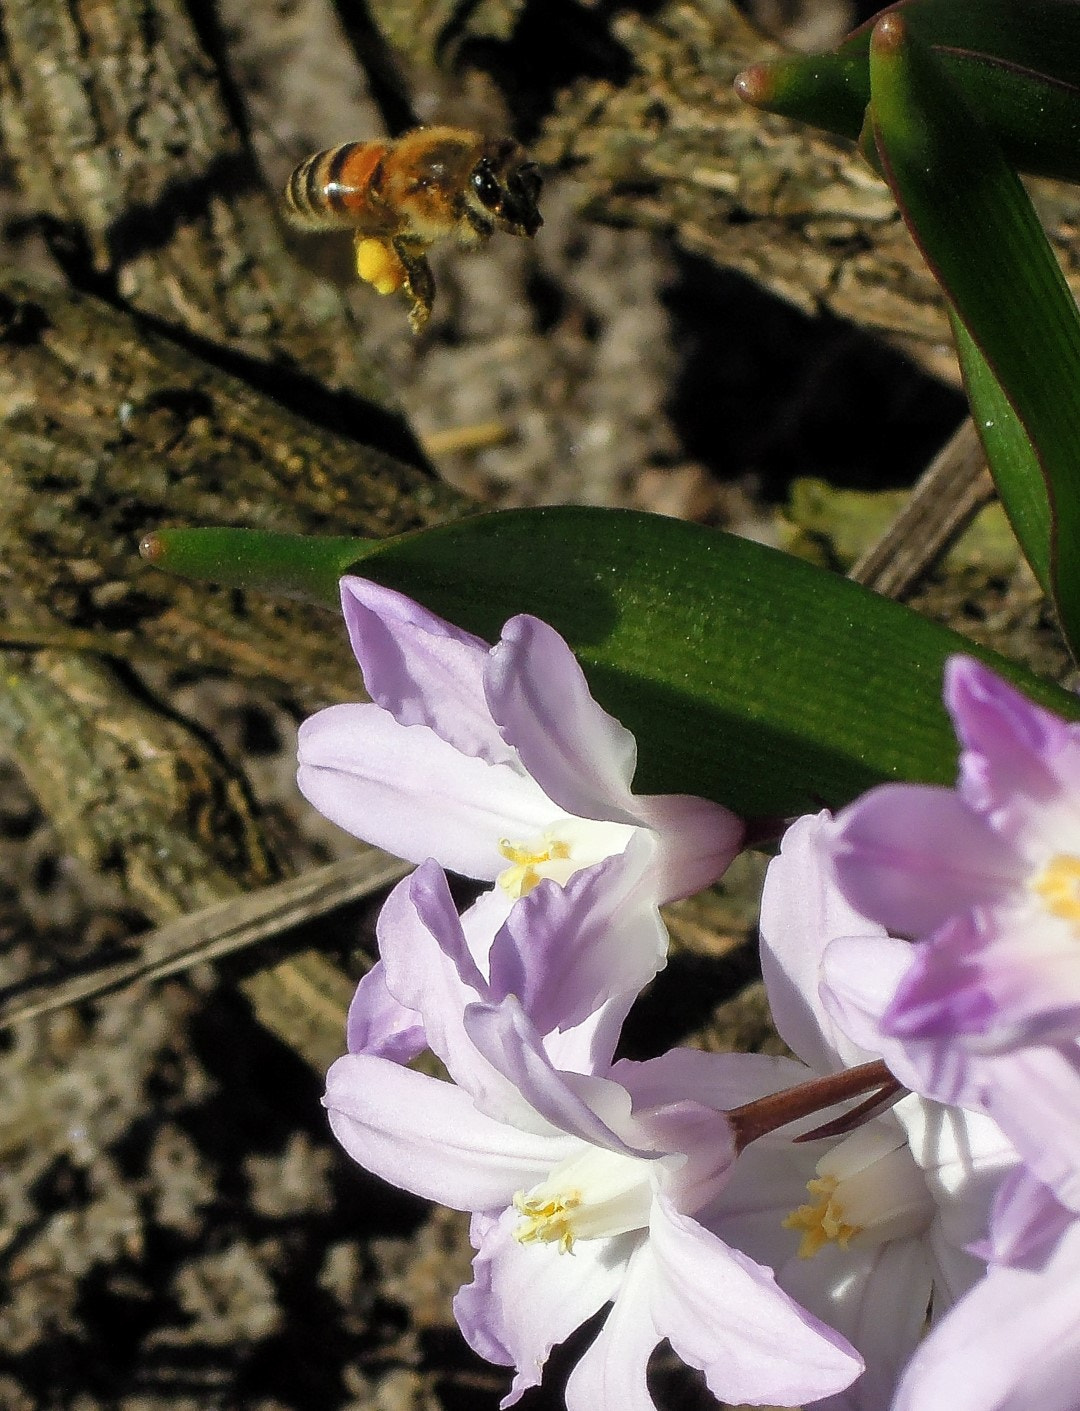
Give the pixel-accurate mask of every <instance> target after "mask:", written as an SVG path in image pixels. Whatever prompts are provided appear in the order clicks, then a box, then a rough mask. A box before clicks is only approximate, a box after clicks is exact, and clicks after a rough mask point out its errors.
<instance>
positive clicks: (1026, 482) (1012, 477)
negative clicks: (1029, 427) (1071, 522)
mask: <svg viewBox="0 0 1080 1411" xmlns="http://www.w3.org/2000/svg"><path fill="white" fill-rule="evenodd" d="M949 318H950V322H951V323H952V330H953V337H954V338H955V339H956V351H957V355H958V357H959V359H960V372H961V375H962V376H963V379H964V391H965V392H966V393H967V397H968V401H969V402H970V403H971V415H972V417H973V418H974V421H975V425H976V426H977V427H978V431H979V439H980V440H981V441H982V444H983V449H984V450H985V451H986V459H987V462H988V463H989V465H990V466H991V467H992V468H993V475H994V482H995V484H996V485H997V489H998V495H999V497H1000V499H1001V502H1002V504H1003V505H1004V507H1005V513H1006V514H1007V515H1008V516H1009V522H1010V523H1011V524H1012V526H1013V533H1014V534H1015V535H1016V537H1017V540H1018V541H1019V542H1020V543H1021V544H1023V545H1025V546H1026V551H1027V559H1028V562H1029V563H1030V564H1031V567H1032V568H1033V569H1034V571H1035V576H1036V578H1038V580H1039V582H1040V584H1041V585H1042V588H1043V591H1044V592H1045V593H1046V595H1047V597H1050V596H1052V587H1051V577H1050V524H1051V521H1050V501H1049V500H1048V499H1047V496H1046V485H1045V484H1044V482H1043V478H1042V466H1041V465H1040V464H1039V458H1038V456H1037V455H1036V454H1035V448H1034V446H1032V444H1031V441H1030V439H1029V437H1028V434H1027V432H1026V431H1025V430H1024V428H1023V425H1022V423H1021V422H1020V419H1019V417H1018V416H1017V415H1016V413H1015V412H1014V411H1013V409H1012V407H1011V406H1010V405H1009V399H1008V398H1007V397H1006V396H1005V393H1004V391H1003V390H1002V387H1001V384H1000V382H998V380H997V378H996V377H995V376H994V374H993V371H992V370H991V368H990V366H989V364H988V363H987V361H986V359H985V358H984V357H983V355H982V353H981V352H980V351H979V348H978V345H977V344H976V343H974V342H973V341H972V339H971V337H970V335H969V334H968V331H967V329H966V328H965V327H964V325H963V324H962V323H961V321H960V320H959V318H957V316H956V314H955V313H952V312H950V315H949Z"/></svg>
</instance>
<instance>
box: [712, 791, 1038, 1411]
mask: <svg viewBox="0 0 1080 1411" xmlns="http://www.w3.org/2000/svg"><path fill="white" fill-rule="evenodd" d="M829 824H830V820H829V817H828V815H827V814H821V815H819V816H818V817H816V818H809V817H808V818H802V819H800V820H798V821H797V822H796V823H795V824H794V825H793V826H792V827H791V828H790V829H789V830H788V832H787V833H786V835H785V837H784V839H783V844H782V847H781V852H780V855H779V857H777V858H775V859H774V860H773V861H772V863H770V865H769V870H768V874H767V876H766V880H765V889H764V893H763V897H762V910H761V948H762V971H763V974H764V978H765V984H766V989H767V992H768V997H769V1004H770V1008H771V1011H772V1014H773V1018H774V1021H775V1023H776V1026H777V1029H778V1030H779V1032H780V1035H781V1037H782V1038H783V1039H784V1040H785V1042H786V1043H787V1044H788V1046H789V1047H790V1048H791V1049H792V1051H793V1052H794V1053H795V1054H797V1055H798V1057H799V1058H801V1059H803V1060H804V1061H805V1062H806V1063H807V1064H808V1065H809V1067H810V1068H811V1069H812V1070H813V1072H814V1073H818V1074H827V1073H832V1072H837V1071H839V1070H841V1069H843V1068H848V1067H854V1066H857V1065H859V1064H863V1063H867V1062H869V1061H871V1060H873V1059H875V1058H880V1057H884V1058H885V1060H886V1062H887V1063H889V1064H890V1066H894V1064H893V1060H894V1059H898V1058H900V1057H901V1055H902V1050H901V1049H900V1046H899V1045H897V1044H896V1042H895V1041H893V1040H890V1039H889V1038H888V1037H887V1036H885V1035H882V1034H881V1033H880V1030H879V1029H878V1028H876V1027H875V1025H874V1024H873V1022H872V1020H871V1018H870V1017H869V1016H868V1015H867V1014H866V1013H865V1012H856V1013H854V1014H849V1013H848V1011H847V1008H846V1006H845V1005H844V1004H843V1003H842V1002H841V1001H840V1000H838V999H837V998H836V996H835V995H831V994H827V993H826V994H823V993H822V979H823V974H827V973H829V972H828V970H827V968H825V969H823V961H827V959H828V957H829V956H830V955H831V954H832V951H833V949H834V948H835V946H836V945H845V944H851V943H852V942H846V941H843V940H839V939H838V938H843V937H855V938H858V939H857V941H856V942H854V943H855V944H858V946H859V947H860V952H859V954H860V962H861V965H862V969H863V972H865V974H866V975H867V976H868V977H870V978H871V980H872V978H873V977H875V976H876V975H877V974H878V971H879V967H880V966H881V965H882V964H884V965H885V966H886V968H888V966H889V962H890V957H891V951H892V947H893V946H894V945H900V946H905V943H904V942H893V941H891V940H890V939H889V938H888V937H887V936H886V935H885V933H884V932H883V930H882V929H881V928H880V927H878V926H876V925H874V923H872V922H869V921H867V920H866V918H865V917H864V916H861V915H860V914H859V913H858V912H856V911H854V910H853V909H852V907H851V906H850V905H849V904H848V903H847V902H846V901H845V900H844V898H843V896H842V895H841V894H840V892H839V891H838V889H837V887H836V885H835V883H834V881H833V879H832V875H831V870H830V868H829V865H828V858H827V856H825V855H824V854H823V852H822V850H821V842H822V838H823V834H825V833H826V831H827V829H828V828H829ZM905 948H906V947H905ZM826 1000H828V1003H826ZM894 1071H896V1072H897V1076H898V1077H899V1078H900V1080H901V1081H906V1080H907V1078H908V1077H909V1076H910V1075H909V1074H908V1072H907V1070H906V1069H905V1068H904V1066H903V1064H902V1062H901V1063H898V1064H897V1065H896V1066H894ZM808 1076H809V1075H808ZM820 1120H821V1119H820V1118H819V1119H818V1121H816V1122H814V1123H812V1124H809V1125H813V1126H816V1125H818V1124H819V1122H820ZM791 1135H792V1133H791V1132H790V1130H787V1129H785V1130H782V1131H780V1132H777V1133H776V1134H774V1135H773V1136H770V1137H766V1138H764V1139H762V1140H761V1141H758V1142H755V1143H754V1144H753V1145H751V1146H750V1147H749V1148H748V1149H747V1151H746V1152H744V1153H743V1155H742V1157H741V1158H740V1161H739V1164H738V1165H737V1166H736V1168H735V1172H734V1174H733V1177H732V1179H731V1181H730V1182H729V1184H728V1186H727V1187H726V1189H725V1190H724V1191H723V1193H722V1195H721V1197H720V1199H719V1201H718V1203H717V1204H716V1206H715V1207H713V1208H712V1209H711V1210H710V1212H709V1213H708V1215H707V1216H706V1217H704V1218H706V1219H707V1221H708V1223H709V1226H710V1228H712V1229H715V1230H716V1231H717V1233H719V1234H720V1236H721V1238H724V1239H727V1240H730V1241H732V1242H734V1243H737V1244H738V1245H739V1247H740V1248H742V1249H745V1250H746V1251H747V1252H748V1253H750V1254H752V1255H753V1256H754V1257H755V1258H758V1259H761V1260H763V1261H764V1262H767V1263H769V1264H771V1265H772V1266H773V1267H774V1268H775V1269H776V1272H777V1279H778V1281H779V1282H780V1284H781V1286H782V1287H784V1288H785V1289H787V1291H788V1292H789V1293H791V1294H792V1295H793V1296H794V1297H795V1298H797V1299H798V1300H799V1302H800V1303H801V1304H803V1306H804V1307H806V1308H809V1309H810V1310H811V1312H813V1313H816V1314H817V1315H818V1316H819V1317H820V1318H822V1319H824V1320H825V1321H826V1322H828V1323H830V1324H831V1325H832V1326H833V1327H835V1328H837V1329H838V1330H839V1331H840V1332H842V1333H843V1334H844V1335H845V1336H846V1337H847V1338H848V1339H849V1340H850V1341H851V1342H852V1343H853V1344H854V1346H855V1347H856V1348H857V1349H858V1350H859V1352H860V1353H861V1354H862V1355H863V1357H864V1359H865V1361H866V1371H865V1373H864V1374H863V1376H862V1377H861V1378H860V1379H859V1380H858V1381H857V1382H855V1383H854V1384H853V1385H852V1386H850V1387H849V1388H848V1389H847V1390H845V1391H842V1392H840V1393H839V1394H837V1395H836V1396H834V1397H831V1398H830V1399H829V1400H828V1402H827V1403H826V1405H827V1407H828V1408H829V1411H840V1408H843V1411H882V1408H884V1407H886V1406H887V1405H888V1401H889V1398H890V1396H891V1395H892V1392H893V1390H894V1388H895V1386H896V1383H897V1380H898V1378H899V1376H900V1373H901V1372H902V1370H903V1367H904V1365H905V1363H906V1361H907V1359H908V1357H909V1356H910V1355H911V1353H912V1351H913V1349H914V1348H915V1347H916V1346H917V1344H918V1342H919V1339H920V1338H921V1336H922V1334H923V1331H924V1326H925V1322H926V1319H927V1317H928V1316H929V1317H930V1318H931V1320H936V1319H938V1318H940V1317H941V1316H942V1314H943V1313H944V1312H945V1311H946V1310H947V1309H948V1308H949V1307H950V1306H951V1304H952V1303H953V1302H954V1301H955V1299H956V1298H957V1297H959V1296H960V1295H961V1294H962V1293H964V1291H965V1290H966V1289H967V1288H969V1287H970V1286H971V1285H972V1284H973V1283H974V1282H975V1281H976V1280H977V1279H978V1278H979V1277H980V1275H981V1274H982V1272H983V1268H984V1264H983V1263H982V1262H981V1261H979V1260H978V1259H976V1258H974V1257H972V1256H971V1255H970V1254H969V1253H968V1252H967V1246H968V1245H969V1244H970V1243H971V1242H972V1241H973V1240H974V1239H976V1238H977V1237H978V1236H980V1235H981V1234H983V1233H984V1232H985V1228H986V1221H987V1216H988V1210H989V1206H990V1203H991V1201H992V1199H993V1196H994V1193H995V1191H996V1190H997V1187H998V1185H999V1183H1000V1181H1001V1180H1002V1177H1003V1175H1004V1173H1006V1172H1008V1171H1010V1170H1011V1169H1013V1168H1014V1167H1015V1165H1016V1157H1015V1154H1014V1152H1013V1151H1012V1149H1011V1148H1010V1146H1009V1144H1008V1143H1007V1142H1006V1141H1005V1140H1004V1138H1003V1137H1002V1135H1001V1133H1000V1132H999V1131H998V1130H997V1129H996V1127H995V1126H994V1124H993V1123H992V1122H990V1121H989V1120H988V1119H987V1118H986V1117H984V1116H982V1115H981V1114H978V1113H971V1112H965V1111H962V1110H961V1109H959V1108H956V1107H945V1106H942V1105H940V1104H938V1103H936V1102H927V1101H924V1100H923V1098H922V1097H919V1096H917V1095H915V1094H910V1095H908V1096H906V1097H904V1098H903V1099H902V1100H901V1101H899V1102H898V1103H896V1105H895V1106H894V1107H892V1108H891V1109H890V1110H889V1111H887V1112H884V1113H882V1114H881V1115H879V1116H876V1117H872V1118H871V1119H870V1120H869V1121H867V1122H866V1123H865V1124H864V1125H862V1126H859V1127H857V1128H856V1129H855V1130H854V1131H853V1132H851V1133H850V1135H847V1136H844V1137H842V1138H840V1139H836V1138H833V1139H831V1140H829V1141H824V1142H823V1141H816V1142H813V1143H806V1144H804V1145H799V1146H794V1145H792V1144H791V1142H790V1136H791ZM785 1136H787V1138H788V1141H787V1143H786V1145H785V1143H784V1142H783V1140H782V1139H783V1138H784V1137H785ZM785 1217H786V1218H785ZM928 1405H929V1403H928ZM823 1411H824V1408H823Z"/></svg>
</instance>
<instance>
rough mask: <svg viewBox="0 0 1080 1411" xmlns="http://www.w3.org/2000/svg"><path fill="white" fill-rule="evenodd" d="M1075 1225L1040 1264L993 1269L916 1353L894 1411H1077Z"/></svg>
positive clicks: (1079, 1294) (1079, 1228)
mask: <svg viewBox="0 0 1080 1411" xmlns="http://www.w3.org/2000/svg"><path fill="white" fill-rule="evenodd" d="M1078 1267H1080V1221H1075V1220H1074V1221H1072V1222H1071V1225H1070V1226H1069V1228H1068V1229H1067V1231H1066V1233H1065V1234H1064V1235H1063V1236H1062V1238H1061V1239H1060V1240H1059V1242H1058V1243H1057V1246H1056V1247H1055V1248H1054V1249H1053V1250H1052V1252H1051V1254H1050V1256H1049V1257H1048V1258H1047V1259H1046V1260H1045V1261H1039V1262H1036V1263H1035V1264H1033V1265H1032V1266H1030V1267H1025V1268H1007V1267H1004V1266H999V1267H994V1268H991V1270H990V1271H989V1273H988V1274H987V1275H986V1277H985V1278H984V1279H982V1280H981V1281H980V1282H979V1283H978V1284H976V1285H975V1287H974V1288H973V1289H971V1291H970V1292H969V1293H967V1294H966V1295H965V1296H964V1298H962V1299H961V1300H960V1302H959V1303H958V1304H957V1305H956V1306H955V1308H953V1309H952V1311H951V1312H950V1313H949V1314H948V1316H947V1317H945V1318H944V1319H942V1321H941V1322H940V1323H939V1324H938V1325H937V1327H936V1328H935V1329H934V1330H933V1332H932V1333H931V1334H930V1336H929V1337H928V1338H927V1339H926V1340H925V1341H924V1342H923V1343H922V1345H921V1346H920V1347H919V1348H918V1349H917V1351H916V1352H915V1355H914V1356H913V1358H912V1359H911V1362H910V1363H909V1364H908V1367H907V1370H906V1372H905V1373H904V1376H903V1379H902V1381H901V1383H900V1388H899V1390H898V1392H897V1395H896V1399H895V1401H894V1402H893V1408H892V1411H927V1408H928V1407H939V1406H940V1407H945V1406H947V1407H948V1408H949V1411H1031V1408H1033V1407H1038V1409H1039V1411H1077V1407H1078V1406H1080V1390H1078V1389H1080V1279H1078V1278H1077V1277H1076V1270H1077V1268H1078Z"/></svg>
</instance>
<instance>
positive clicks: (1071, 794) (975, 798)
mask: <svg viewBox="0 0 1080 1411" xmlns="http://www.w3.org/2000/svg"><path fill="white" fill-rule="evenodd" d="M945 705H946V707H947V708H948V710H949V714H950V715H951V716H952V719H953V725H954V726H955V728H956V734H957V737H958V738H959V740H960V743H961V745H962V746H963V753H962V754H961V757H960V778H959V782H958V786H957V787H958V791H959V793H960V795H961V797H962V798H964V799H965V800H966V801H967V802H968V803H969V804H970V805H971V806H972V807H973V808H974V809H976V810H978V812H979V813H982V814H984V815H985V816H986V817H987V818H988V819H989V821H990V822H991V823H992V825H993V827H994V829H995V831H997V832H998V833H999V834H1001V835H1002V836H1003V837H1004V838H1005V839H1007V840H1008V841H1009V842H1011V843H1013V844H1014V845H1016V846H1017V847H1020V848H1023V847H1024V845H1025V843H1026V842H1027V841H1028V837H1027V835H1029V834H1034V835H1036V836H1041V837H1043V838H1044V839H1045V841H1046V842H1047V843H1048V844H1049V845H1050V846H1054V843H1055V839H1057V840H1060V838H1061V837H1062V836H1063V833H1064V835H1065V836H1067V832H1065V830H1070V829H1071V831H1073V832H1074V834H1075V832H1076V831H1078V830H1080V809H1078V808H1077V805H1076V803H1075V802H1073V801H1074V800H1077V799H1078V798H1080V735H1078V733H1077V730H1076V727H1075V726H1073V725H1069V724H1067V723H1066V722H1065V721H1064V720H1062V719H1061V718H1060V717H1059V716H1056V715H1054V714H1052V713H1051V712H1050V711H1048V710H1045V709H1044V708H1043V707H1042V706H1038V705H1036V704H1035V703H1034V702H1033V701H1030V700H1029V699H1028V698H1027V697H1026V696H1024V695H1022V694H1021V693H1020V692H1019V691H1018V690H1016V688H1015V687H1013V686H1010V685H1009V684H1008V682H1006V681H1002V680H1001V678H1000V677H998V676H995V675H994V673H993V672H992V671H990V670H989V668H987V667H985V666H983V664H982V663H981V662H979V661H976V660H974V658H972V657H963V656H956V657H952V658H950V660H949V662H948V663H947V665H946V667H945Z"/></svg>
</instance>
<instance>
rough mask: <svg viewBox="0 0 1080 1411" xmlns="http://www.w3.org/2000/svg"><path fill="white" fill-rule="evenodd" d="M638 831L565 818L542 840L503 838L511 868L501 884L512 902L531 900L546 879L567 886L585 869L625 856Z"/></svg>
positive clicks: (502, 874) (502, 875) (501, 846)
mask: <svg viewBox="0 0 1080 1411" xmlns="http://www.w3.org/2000/svg"><path fill="white" fill-rule="evenodd" d="M634 831H635V829H634V828H633V826H632V825H630V824H627V823H605V822H599V821H598V820H596V819H593V818H574V817H572V816H571V815H570V814H565V815H564V816H563V817H562V818H559V819H556V821H555V822H554V823H553V824H552V825H551V827H550V828H545V829H544V831H543V833H542V834H541V835H540V837H538V838H525V839H522V840H520V841H517V840H515V839H512V838H501V839H500V840H499V852H500V854H501V855H502V856H503V857H505V858H506V860H507V862H509V863H510V866H509V867H507V868H505V869H504V870H503V871H502V872H500V873H499V877H498V884H499V886H500V887H501V888H502V889H503V891H504V892H505V893H506V894H507V896H508V897H509V898H510V900H511V901H519V900H520V899H521V898H522V897H524V896H528V894H529V893H530V892H531V891H532V889H533V888H534V887H535V886H536V885H537V883H538V882H542V881H543V880H544V879H545V878H550V879H551V880H552V881H554V882H558V884H559V886H560V887H562V886H565V885H566V883H567V882H569V880H570V878H571V877H572V876H573V875H574V873H575V872H580V871H581V869H582V868H583V867H591V866H592V865H593V863H596V862H602V861H603V859H604V858H606V857H614V856H615V855H616V854H618V853H621V852H622V851H623V850H624V849H625V847H626V845H627V843H628V842H629V841H630V838H631V836H632V835H633V833H634Z"/></svg>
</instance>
